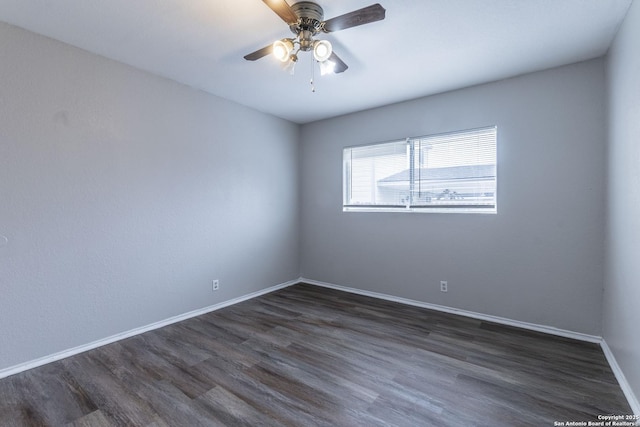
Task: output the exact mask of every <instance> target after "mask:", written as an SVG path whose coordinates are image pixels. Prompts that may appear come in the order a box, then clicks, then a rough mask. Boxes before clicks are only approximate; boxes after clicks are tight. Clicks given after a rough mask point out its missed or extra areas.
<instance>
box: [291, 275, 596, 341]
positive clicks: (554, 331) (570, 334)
mask: <svg viewBox="0 0 640 427" xmlns="http://www.w3.org/2000/svg"><path fill="white" fill-rule="evenodd" d="M300 281H301V282H303V283H308V284H310V285H315V286H322V287H325V288H332V289H337V290H340V291H345V292H350V293H353V294H359V295H364V296H368V297H373V298H378V299H383V300H387V301H393V302H398V303H401V304H407V305H413V306H415V307H421V308H427V309H430V310H436V311H442V312H444V313H450V314H457V315H460V316H465V317H471V318H474V319H478V320H484V321H487V322H494V323H499V324H502V325H507V326H514V327H516V328H523V329H528V330H531V331H537V332H543V333H545V334H551V335H557V336H561V337H565V338H572V339H575V340H580V341H587V342H591V343H596V344H600V343H601V342H602V337H599V336H596V335H588V334H583V333H580V332H574V331H568V330H565V329H559V328H554V327H552V326H545V325H537V324H535V323H527V322H521V321H519V320H513V319H507V318H505V317H498V316H491V315H488V314H482V313H476V312H473V311H467V310H462V309H459V308H451V307H447V306H444V305H437V304H430V303H427V302H422V301H416V300H412V299H408V298H401V297H396V296H393V295H388V294H382V293H378V292H371V291H364V290H362V289H357V288H350V287H348V286H341V285H334V284H333V283H326V282H319V281H317V280H312V279H306V278H304V277H303V278H300Z"/></svg>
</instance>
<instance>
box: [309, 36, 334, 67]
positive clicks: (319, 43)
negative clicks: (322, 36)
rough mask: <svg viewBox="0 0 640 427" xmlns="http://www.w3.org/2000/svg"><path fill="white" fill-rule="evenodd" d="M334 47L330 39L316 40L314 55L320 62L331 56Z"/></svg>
mask: <svg viewBox="0 0 640 427" xmlns="http://www.w3.org/2000/svg"><path fill="white" fill-rule="evenodd" d="M332 52H333V48H332V47H331V43H329V41H328V40H316V41H315V42H313V57H314V58H315V59H316V61H318V62H324V61H326V60H327V59H329V57H330V56H331V53H332Z"/></svg>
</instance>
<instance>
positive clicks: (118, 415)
mask: <svg viewBox="0 0 640 427" xmlns="http://www.w3.org/2000/svg"><path fill="white" fill-rule="evenodd" d="M630 413H631V409H630V408H629V406H628V404H627V402H626V400H625V398H624V395H623V393H622V391H621V389H620V387H619V385H618V383H617V382H616V379H615V377H614V375H613V373H612V372H611V370H610V368H609V366H608V364H607V362H606V360H605V357H604V355H603V353H602V351H601V349H600V347H599V346H598V345H596V344H590V343H584V342H579V341H574V340H571V339H566V338H560V337H555V336H549V335H545V334H541V333H536V332H531V331H526V330H521V329H517V328H512V327H506V326H501V325H496V324H492V323H487V322H483V321H479V320H474V319H469V318H465V317H459V316H454V315H450V314H444V313H440V312H435V311H430V310H426V309H422V308H416V307H412V306H406V305H401V304H397V303H392V302H388V301H382V300H377V299H373V298H368V297H363V296H359V295H353V294H349V293H344V292H340V291H335V290H331V289H325V288H320V287H315V286H310V285H304V284H300V285H296V286H292V287H289V288H286V289H283V290H280V291H277V292H274V293H271V294H268V295H264V296H261V297H258V298H255V299H253V300H250V301H245V302H243V303H240V304H236V305H234V306H231V307H227V308H224V309H221V310H218V311H215V312H213V313H209V314H206V315H203V316H199V317H196V318H193V319H189V320H186V321H183V322H180V323H177V324H174V325H170V326H167V327H164V328H161V329H157V330H155V331H151V332H147V333H144V334H142V335H138V336H135V337H132V338H128V339H125V340H122V341H119V342H116V343H113V344H110V345H106V346H104V347H101V348H99V349H96V350H92V351H89V352H86V353H82V354H79V355H76V356H73V357H70V358H67V359H64V360H61V361H58V362H55V363H51V364H48V365H45V366H42V367H39V368H36V369H32V370H30V371H26V372H23V373H20V374H17V375H14V376H11V377H8V378H5V379H2V380H0V425H2V426H13V425H16V426H23V425H29V426H33V425H37V426H49V425H50V426H65V425H69V426H92V427H93V426H189V427H191V426H200V425H201V426H216V425H220V426H280V425H285V426H431V425H433V426H528V425H531V426H553V425H554V421H561V422H566V421H594V420H597V416H598V415H599V414H630Z"/></svg>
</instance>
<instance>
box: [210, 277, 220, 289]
mask: <svg viewBox="0 0 640 427" xmlns="http://www.w3.org/2000/svg"><path fill="white" fill-rule="evenodd" d="M218 289H220V280H218V279H215V280H214V281H213V289H212V290H214V291H217V290H218Z"/></svg>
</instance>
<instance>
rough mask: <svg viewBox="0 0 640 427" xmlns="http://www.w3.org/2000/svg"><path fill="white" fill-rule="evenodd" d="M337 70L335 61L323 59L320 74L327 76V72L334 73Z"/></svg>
mask: <svg viewBox="0 0 640 427" xmlns="http://www.w3.org/2000/svg"><path fill="white" fill-rule="evenodd" d="M335 70H336V63H335V62H333V61H329V60H326V61H322V62H321V63H320V75H321V76H326V75H327V74H334V73H335Z"/></svg>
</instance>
